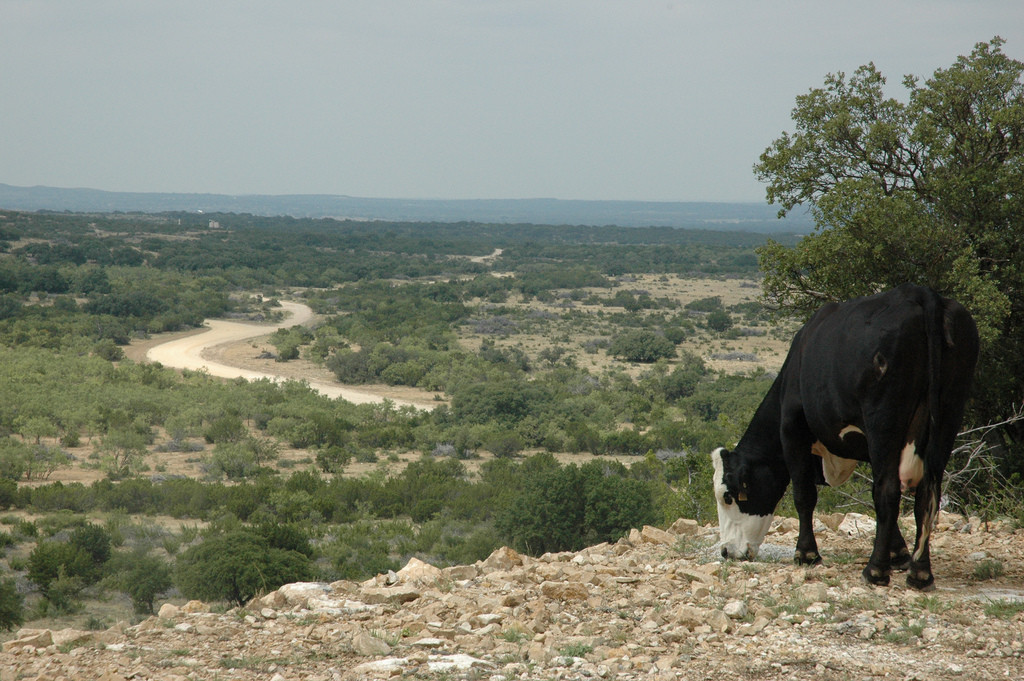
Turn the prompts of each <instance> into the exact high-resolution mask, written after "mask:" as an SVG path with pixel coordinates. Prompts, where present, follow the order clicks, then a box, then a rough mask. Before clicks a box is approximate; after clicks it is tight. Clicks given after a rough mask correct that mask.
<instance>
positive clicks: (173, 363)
mask: <svg viewBox="0 0 1024 681" xmlns="http://www.w3.org/2000/svg"><path fill="white" fill-rule="evenodd" d="M281 307H283V308H284V310H285V311H286V312H288V313H289V317H288V318H287V324H280V325H279V326H267V325H265V324H250V323H246V322H233V321H228V320H224V319H207V320H206V321H205V322H203V325H204V326H206V327H207V331H204V332H202V333H198V334H194V335H190V336H185V337H183V338H177V339H174V340H171V341H168V342H166V343H161V344H160V345H157V346H154V347H152V348H150V349H149V351H148V352H146V359H148V360H149V361H151V362H160V363H161V364H163V365H164V366H168V367H174V368H176V369H191V370H194V371H205V372H206V373H208V374H210V375H211V376H217V377H219V378H244V379H246V380H250V381H251V380H258V379H270V380H272V381H284V380H288V378H287V377H285V376H280V375H277V374H273V373H266V372H262V371H253V370H251V369H243V368H240V367H236V366H230V365H228V364H223V363H220V362H217V361H214V360H211V359H209V358H208V357H205V356H204V354H206V353H207V351H209V350H212V349H213V348H215V347H217V346H221V345H225V344H228V343H236V342H238V341H244V340H248V339H250V338H257V337H260V336H266V335H268V334H271V333H273V332H274V331H275V330H277V329H278V328H290V327H292V326H295V325H296V324H305V323H306V322H308V321H309V320H311V319H312V318H313V311H312V310H311V309H310V308H309V307H308V306H307V305H303V304H301V303H295V302H282V303H281ZM307 383H309V387H311V388H312V389H314V390H316V391H317V392H319V393H321V394H323V395H326V396H327V397H331V398H335V399H336V398H339V397H340V398H342V399H344V400H347V401H349V402H352V403H354V404H368V403H375V402H383V401H384V400H385V399H389V400H391V401H392V402H394V403H395V404H396V405H398V406H411V407H415V408H417V409H428V410H429V409H433V408H434V406H435V405H433V404H427V403H423V402H414V401H410V400H402V399H395V398H385V397H383V396H381V395H377V394H374V393H372V392H367V391H363V390H357V389H355V388H351V387H349V386H345V385H342V384H340V383H327V382H323V381H307Z"/></svg>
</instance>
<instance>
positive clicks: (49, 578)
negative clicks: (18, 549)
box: [28, 541, 93, 598]
mask: <svg viewBox="0 0 1024 681" xmlns="http://www.w3.org/2000/svg"><path fill="white" fill-rule="evenodd" d="M92 572H93V565H92V558H91V557H90V556H89V554H88V553H87V552H86V551H85V550H84V549H82V548H81V547H78V546H75V545H74V544H71V543H69V542H59V541H44V542H40V543H38V544H36V547H35V548H34V549H32V553H30V554H29V557H28V579H29V581H31V582H33V583H34V584H35V585H36V586H38V587H39V591H40V592H42V594H43V596H46V597H47V598H49V597H50V587H51V586H52V585H53V584H54V582H55V581H56V580H57V579H58V578H62V579H67V578H75V577H81V576H83V575H90V574H92Z"/></svg>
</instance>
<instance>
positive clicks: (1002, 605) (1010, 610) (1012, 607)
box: [985, 599, 1024, 620]
mask: <svg viewBox="0 0 1024 681" xmlns="http://www.w3.org/2000/svg"><path fill="white" fill-rule="evenodd" d="M1022 612H1024V601H1011V600H1002V599H1001V600H998V601H989V603H988V604H987V605H986V606H985V614H986V615H988V616H989V617H995V618H996V619H1000V620H1012V619H1013V618H1014V617H1016V616H1017V615H1019V614H1020V613H1022Z"/></svg>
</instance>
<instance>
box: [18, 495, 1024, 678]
mask: <svg viewBox="0 0 1024 681" xmlns="http://www.w3.org/2000/svg"><path fill="white" fill-rule="evenodd" d="M821 520H822V521H823V522H822V523H820V527H819V535H820V536H821V538H822V548H823V550H824V551H825V552H826V560H827V565H826V566H824V567H817V568H797V567H794V566H792V565H791V564H789V561H788V558H782V559H777V558H773V556H776V557H777V556H787V557H788V555H790V551H791V547H792V546H793V544H794V541H795V536H796V532H795V521H794V520H792V519H787V520H782V521H779V522H777V523H776V525H775V527H774V528H773V531H772V533H770V534H769V536H768V539H767V541H768V542H769V543H768V544H766V545H765V546H764V547H762V551H761V558H760V559H759V560H758V561H756V562H750V563H734V562H729V563H724V564H723V563H720V562H719V561H718V560H717V559H715V558H714V551H713V543H714V541H715V539H716V537H717V530H716V528H713V527H703V528H700V527H698V526H697V525H696V523H693V522H692V521H685V520H680V521H679V522H677V523H676V524H675V525H674V526H673V527H672V529H671V531H669V532H666V531H662V530H657V529H654V528H644V529H643V530H642V531H638V530H634V531H633V532H632V533H631V534H630V535H629V538H628V539H626V538H624V539H622V540H620V541H619V542H618V543H616V544H601V545H598V546H593V547H590V548H587V549H585V550H582V551H580V552H578V553H559V554H546V555H544V556H542V557H540V558H537V559H532V558H529V557H526V556H522V555H520V554H517V553H516V552H514V551H512V550H510V549H507V548H503V549H499V550H497V551H495V552H494V553H493V554H492V555H491V556H490V557H489V558H487V559H486V560H483V561H479V562H477V563H476V564H473V565H466V566H456V567H450V568H446V569H443V570H441V569H437V568H434V567H432V566H430V565H427V564H425V563H421V562H419V561H417V560H416V559H413V560H411V561H410V562H409V564H407V565H406V567H404V568H403V569H402V570H400V571H398V572H397V573H390V574H387V575H380V576H378V577H377V578H375V579H371V580H368V581H366V582H363V583H357V582H350V581H340V582H335V583H333V584H312V583H309V584H293V585H287V586H284V587H282V588H280V589H279V590H277V591H274V592H272V593H270V594H267V595H266V596H264V597H262V598H259V599H256V600H254V601H252V602H250V603H249V604H248V605H247V606H246V607H244V608H240V609H233V610H229V611H227V612H224V611H219V610H217V609H216V608H214V609H212V610H211V608H210V607H209V606H207V605H206V604H203V603H200V602H189V603H187V604H182V605H171V604H165V605H164V606H163V607H162V608H161V609H160V615H159V616H157V617H151V618H149V619H147V620H144V621H142V622H141V623H140V624H138V625H136V626H132V627H125V626H124V625H119V626H115V627H113V628H111V629H109V630H107V631H105V632H75V631H70V630H65V631H59V632H50V631H45V630H44V631H38V630H34V631H33V630H25V631H22V632H19V633H18V634H17V635H16V636H14V637H13V638H12V639H11V640H9V641H7V642H6V643H5V644H4V646H3V653H2V654H0V678H2V679H3V681H9V680H13V679H26V680H27V679H38V680H42V679H47V680H52V681H56V680H57V679H102V680H103V681H122V680H125V679H163V680H168V681H172V680H173V681H182V680H184V679H261V680H263V679H265V680H272V681H286V680H292V679H295V680H298V679H304V680H308V681H333V680H348V679H353V680H354V679H366V678H415V679H438V680H441V679H522V680H532V679H613V678H614V679H624V680H625V679H629V680H632V679H711V678H713V679H814V680H815V681H830V680H836V681H838V680H840V679H876V678H877V679H882V678H894V679H929V680H932V679H1005V678H1020V677H1021V674H1022V672H1024V660H1022V659H1021V657H1022V653H1024V605H1022V599H1024V591H1022V590H1021V586H1022V579H1024V565H1022V562H1021V556H1022V555H1024V532H1022V531H1021V530H1019V529H1014V528H1013V527H1012V526H1011V525H1009V524H1003V523H992V524H983V523H981V522H979V521H978V520H977V519H966V518H963V517H960V516H951V515H945V514H944V515H943V517H942V518H941V520H940V523H939V526H938V528H937V531H936V534H935V535H934V536H933V540H932V545H933V563H934V566H935V569H936V576H937V582H938V584H939V588H938V590H937V591H936V592H933V593H931V594H921V593H919V592H916V591H911V590H908V589H907V588H906V587H905V586H904V584H903V576H902V575H895V576H894V579H893V585H892V586H891V587H890V588H887V589H883V588H874V587H868V586H864V585H863V584H862V583H861V582H860V578H859V573H860V569H861V565H860V564H861V563H863V561H864V559H865V557H866V556H867V554H868V552H869V547H870V541H871V531H870V530H869V531H867V532H864V531H863V525H862V524H860V523H861V522H862V521H863V517H855V516H852V515H851V516H846V517H844V516H839V515H837V516H827V517H823V518H821ZM907 522H909V519H907Z"/></svg>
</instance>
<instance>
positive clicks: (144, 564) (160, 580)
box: [112, 550, 172, 615]
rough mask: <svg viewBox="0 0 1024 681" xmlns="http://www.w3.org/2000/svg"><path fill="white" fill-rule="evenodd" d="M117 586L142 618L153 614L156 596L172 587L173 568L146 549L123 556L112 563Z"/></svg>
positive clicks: (118, 556)
mask: <svg viewBox="0 0 1024 681" xmlns="http://www.w3.org/2000/svg"><path fill="white" fill-rule="evenodd" d="M112 562H113V563H114V565H113V566H112V572H113V574H114V579H113V583H114V585H115V586H116V587H117V588H118V589H120V590H121V591H123V592H124V593H126V594H128V597H129V598H130V599H131V601H132V607H133V608H134V609H135V612H136V613H137V614H140V615H152V614H153V603H154V601H155V600H156V597H157V596H159V595H160V594H162V593H164V592H165V591H167V590H168V589H170V588H171V586H172V581H171V566H170V565H169V564H168V563H167V561H166V560H164V559H162V558H159V557H157V556H153V555H149V554H148V553H146V551H145V550H141V551H135V552H132V553H120V554H118V555H117V557H115V558H114V559H113V561H112Z"/></svg>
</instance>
